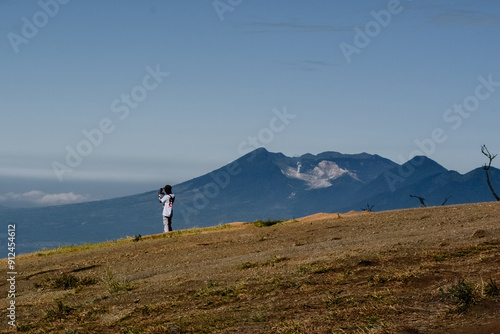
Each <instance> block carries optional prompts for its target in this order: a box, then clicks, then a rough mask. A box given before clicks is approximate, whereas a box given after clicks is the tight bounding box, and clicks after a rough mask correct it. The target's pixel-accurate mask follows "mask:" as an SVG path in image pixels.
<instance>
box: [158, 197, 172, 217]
mask: <svg viewBox="0 0 500 334" xmlns="http://www.w3.org/2000/svg"><path fill="white" fill-rule="evenodd" d="M158 199H159V200H160V202H162V203H163V215H164V216H165V217H170V216H172V206H173V204H174V200H175V195H174V194H170V195H162V194H160V195H158Z"/></svg>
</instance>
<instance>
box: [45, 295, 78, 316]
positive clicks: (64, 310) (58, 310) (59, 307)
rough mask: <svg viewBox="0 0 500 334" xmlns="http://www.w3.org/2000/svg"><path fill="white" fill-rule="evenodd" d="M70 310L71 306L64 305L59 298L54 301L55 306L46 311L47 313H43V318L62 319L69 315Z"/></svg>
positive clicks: (71, 309)
mask: <svg viewBox="0 0 500 334" xmlns="http://www.w3.org/2000/svg"><path fill="white" fill-rule="evenodd" d="M72 311H73V308H72V307H69V306H67V305H64V304H63V302H62V301H61V300H58V301H56V307H55V308H53V309H50V310H48V311H47V313H46V314H45V319H47V320H54V319H64V318H66V316H68V315H70V314H71V312H72Z"/></svg>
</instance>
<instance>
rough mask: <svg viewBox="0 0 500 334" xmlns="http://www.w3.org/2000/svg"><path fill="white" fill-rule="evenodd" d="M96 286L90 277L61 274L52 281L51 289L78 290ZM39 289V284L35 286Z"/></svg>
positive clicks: (94, 280) (95, 282) (95, 281)
mask: <svg viewBox="0 0 500 334" xmlns="http://www.w3.org/2000/svg"><path fill="white" fill-rule="evenodd" d="M94 284H97V280H96V279H94V278H92V277H84V278H78V277H76V276H75V275H72V274H67V273H63V274H62V275H61V276H60V277H58V278H56V279H55V280H53V281H52V283H51V287H52V288H54V289H64V290H68V289H78V288H82V287H84V286H88V285H94ZM35 287H41V284H38V285H35Z"/></svg>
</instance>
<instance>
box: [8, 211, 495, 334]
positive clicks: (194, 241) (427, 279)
mask: <svg viewBox="0 0 500 334" xmlns="http://www.w3.org/2000/svg"><path fill="white" fill-rule="evenodd" d="M1 263H2V266H3V268H7V263H6V260H5V259H3V260H1ZM16 264H17V267H18V271H19V272H18V275H17V277H16V288H17V297H16V316H17V325H18V326H17V331H18V332H25V333H68V334H69V333H252V334H253V333H374V334H375V333H391V334H393V333H400V334H414V333H439V334H442V333H456V334H490V333H495V334H498V333H500V320H498V319H500V296H499V294H500V292H499V288H500V203H496V202H495V203H493V202H492V203H481V204H472V205H460V206H446V207H433V208H422V209H410V210H398V211H387V212H379V213H350V214H317V215H314V216H310V217H305V218H302V219H298V220H294V221H286V222H259V223H246V224H245V223H235V224H229V225H224V226H220V227H217V228H206V229H192V230H185V231H177V232H173V233H171V234H167V235H154V236H147V237H140V236H136V237H134V238H129V239H126V240H120V241H117V242H108V243H105V244H97V245H86V246H78V247H67V248H60V249H56V250H47V251H43V252H38V253H34V254H27V255H23V256H20V257H18V258H17V259H16ZM4 271H5V272H7V269H5V270H4ZM0 286H1V289H2V291H7V290H8V284H7V282H6V280H5V279H4V280H2V281H1V282H0ZM4 295H7V293H6V292H5V293H4ZM8 303H9V300H8V299H7V298H2V299H1V302H0V308H1V310H0V314H1V317H0V318H1V319H2V320H1V321H0V332H1V333H9V332H11V331H12V329H11V328H9V326H8V324H7V307H8Z"/></svg>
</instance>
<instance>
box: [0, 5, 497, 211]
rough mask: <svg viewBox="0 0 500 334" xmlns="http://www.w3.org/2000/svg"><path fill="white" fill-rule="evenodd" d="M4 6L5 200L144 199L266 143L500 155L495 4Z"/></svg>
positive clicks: (295, 150) (472, 157) (1, 196)
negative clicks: (144, 195)
mask: <svg viewBox="0 0 500 334" xmlns="http://www.w3.org/2000/svg"><path fill="white" fill-rule="evenodd" d="M0 7H1V11H0V35H2V36H3V37H2V39H0V56H1V59H2V60H3V66H2V67H1V68H0V75H1V80H0V91H1V92H2V97H1V99H0V112H1V115H2V122H1V123H0V124H1V125H0V129H1V131H0V139H1V140H0V154H1V163H0V181H1V182H2V188H1V189H0V205H2V204H4V205H21V203H22V204H23V205H31V204H36V205H47V204H63V203H70V202H75V201H84V200H96V199H102V198H109V197H118V196H121V195H129V194H134V193H138V192H142V191H148V190H152V189H155V188H158V187H159V186H162V185H164V184H166V183H171V184H176V183H179V182H182V181H185V180H189V179H191V178H193V177H197V176H200V175H202V174H205V173H208V172H210V171H212V170H214V169H216V168H219V167H221V166H223V165H225V164H227V163H229V162H230V161H233V160H235V159H237V158H238V157H240V156H241V155H242V154H244V153H246V152H248V150H250V149H251V148H253V147H255V146H264V147H266V148H267V149H268V150H269V151H272V152H282V153H284V154H286V155H289V156H297V155H302V154H305V153H314V154H316V153H320V152H323V151H338V152H342V153H351V154H354V153H361V152H367V153H371V154H379V155H381V156H384V157H386V158H389V159H391V160H393V161H395V162H397V163H403V162H405V161H407V160H409V159H410V158H411V157H412V156H413V155H415V154H418V153H424V154H426V155H428V156H429V157H430V158H432V159H434V160H435V161H437V162H438V163H440V164H442V165H443V166H444V167H446V168H448V169H453V170H457V171H459V172H461V173H466V172H468V171H470V170H471V169H474V168H476V167H479V166H481V164H483V163H484V162H485V161H484V156H482V154H481V152H480V146H481V145H482V144H486V145H488V147H489V149H490V151H492V152H500V141H499V139H500V135H499V134H498V133H499V132H498V121H500V62H499V59H500V44H499V43H498V36H499V33H500V2H498V1H497V0H483V1H450V0H447V1H446V0H445V1H430V0H420V1H418V0H412V1H410V0H401V1H397V0H389V1H388V0H380V1H379V0H372V1H356V2H355V1H348V0H345V1H332V0H330V1H326V0H314V1H305V0H304V1H290V0H288V1H284V0H274V1H270V0H268V1H264V0H216V1H212V0H209V1H181V0H178V1H173V0H172V1H170V0H164V1H160V0H140V1H139V0H106V1H95V0H85V1H83V0H71V1H68V0H40V1H17V0H2V1H0ZM249 137H250V138H249ZM252 137H253V138H254V139H253V140H252V139H251V138H252ZM255 138H256V139H255ZM71 152H72V153H71ZM76 155H77V156H76Z"/></svg>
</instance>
